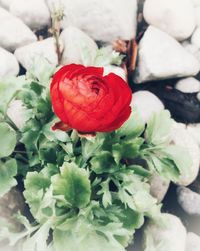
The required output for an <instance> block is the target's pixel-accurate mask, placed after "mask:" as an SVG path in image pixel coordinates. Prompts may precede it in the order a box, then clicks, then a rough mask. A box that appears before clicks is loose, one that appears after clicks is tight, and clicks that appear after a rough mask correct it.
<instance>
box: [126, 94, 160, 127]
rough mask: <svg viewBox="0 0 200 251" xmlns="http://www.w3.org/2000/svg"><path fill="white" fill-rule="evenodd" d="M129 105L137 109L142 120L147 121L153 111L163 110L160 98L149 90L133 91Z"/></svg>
mask: <svg viewBox="0 0 200 251" xmlns="http://www.w3.org/2000/svg"><path fill="white" fill-rule="evenodd" d="M131 106H132V107H133V108H136V109H137V111H138V112H139V114H140V116H141V118H142V119H143V121H144V122H147V121H148V120H149V119H150V117H151V116H152V114H153V113H155V112H156V113H159V112H160V111H162V110H164V105H163V103H162V102H161V101H160V99H159V98H158V97H157V96H156V95H154V94H153V93H151V92H149V91H138V92H135V93H134V94H133V101H132V104H131Z"/></svg>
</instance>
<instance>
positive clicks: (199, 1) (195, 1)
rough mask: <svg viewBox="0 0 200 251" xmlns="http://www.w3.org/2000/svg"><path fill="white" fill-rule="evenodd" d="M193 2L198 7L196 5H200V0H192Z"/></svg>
mask: <svg viewBox="0 0 200 251" xmlns="http://www.w3.org/2000/svg"><path fill="white" fill-rule="evenodd" d="M192 3H193V5H194V6H195V7H196V6H199V5H200V0H192Z"/></svg>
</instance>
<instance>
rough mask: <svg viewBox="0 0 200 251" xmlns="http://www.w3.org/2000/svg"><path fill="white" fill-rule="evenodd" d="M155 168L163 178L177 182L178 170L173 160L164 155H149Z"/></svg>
mask: <svg viewBox="0 0 200 251" xmlns="http://www.w3.org/2000/svg"><path fill="white" fill-rule="evenodd" d="M151 158H152V161H153V165H154V167H155V170H156V171H157V172H158V173H159V174H160V175H161V176H162V177H164V178H166V179H168V180H171V181H174V182H177V180H178V178H179V176H180V171H179V169H178V168H177V166H176V164H175V162H174V161H173V160H172V159H169V158H167V157H165V156H162V157H160V158H158V157H156V156H154V155H152V156H151Z"/></svg>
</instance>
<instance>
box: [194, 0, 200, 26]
mask: <svg viewBox="0 0 200 251" xmlns="http://www.w3.org/2000/svg"><path fill="white" fill-rule="evenodd" d="M194 13H195V20H196V26H197V27H199V26H200V1H199V6H196V7H195V8H194Z"/></svg>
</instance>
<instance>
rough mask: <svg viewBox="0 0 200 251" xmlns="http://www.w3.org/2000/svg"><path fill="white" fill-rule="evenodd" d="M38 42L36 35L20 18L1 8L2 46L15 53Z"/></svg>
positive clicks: (0, 31) (0, 35) (0, 34)
mask: <svg viewBox="0 0 200 251" xmlns="http://www.w3.org/2000/svg"><path fill="white" fill-rule="evenodd" d="M36 40H37V37H36V36H35V34H34V33H33V32H32V31H31V30H30V29H29V27H28V26H26V25H25V24H24V23H23V22H22V21H21V20H20V19H19V18H17V17H14V16H13V15H11V14H10V13H9V12H8V11H6V10H5V9H3V8H0V46H2V47H3V48H5V49H7V50H9V51H14V50H15V49H17V48H18V47H21V46H24V45H26V44H29V43H32V42H34V41H36Z"/></svg>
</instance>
